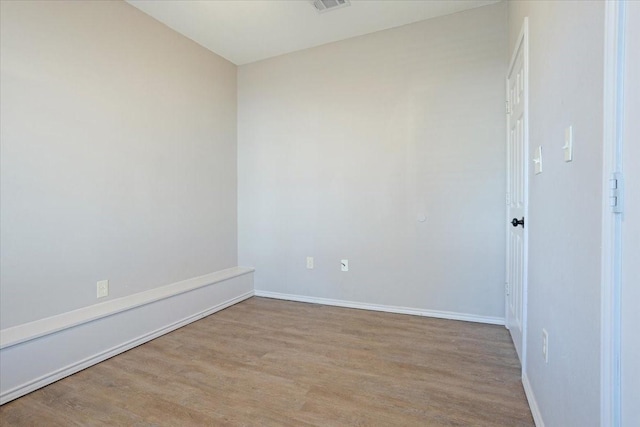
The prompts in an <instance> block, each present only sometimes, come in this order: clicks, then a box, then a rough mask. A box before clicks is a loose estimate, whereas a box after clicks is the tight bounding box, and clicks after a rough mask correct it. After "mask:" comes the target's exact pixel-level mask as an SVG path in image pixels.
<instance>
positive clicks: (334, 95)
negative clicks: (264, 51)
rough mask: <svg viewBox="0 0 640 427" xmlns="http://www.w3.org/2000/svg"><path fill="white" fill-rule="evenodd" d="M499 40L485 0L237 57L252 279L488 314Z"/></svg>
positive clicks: (502, 45) (497, 245) (244, 233)
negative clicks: (247, 58)
mask: <svg viewBox="0 0 640 427" xmlns="http://www.w3.org/2000/svg"><path fill="white" fill-rule="evenodd" d="M505 56H506V6H505V5H504V4H495V5H491V6H487V7H482V8H478V9H474V10H471V11H466V12H462V13H458V14H454V15H449V16H445V17H441V18H436V19H432V20H428V21H423V22H420V23H416V24H411V25H407V26H404V27H400V28H396V29H392V30H387V31H382V32H378V33H374V34H370V35H366V36H362V37H358V38H354V39H349V40H346V41H341V42H337V43H333V44H329V45H324V46H321V47H317V48H313V49H309V50H305V51H300V52H296V53H292V54H288V55H284V56H280V57H276V58H273V59H269V60H265V61H261V62H257V63H253V64H249V65H244V66H241V67H239V73H238V82H239V83H238V84H239V94H238V102H239V106H238V144H239V147H238V156H239V259H240V262H241V263H242V264H245V265H251V266H254V267H256V276H255V286H256V289H257V290H262V291H270V292H276V293H283V294H294V295H302V296H308V297H321V298H331V299H336V300H343V301H344V300H346V301H356V302H364V303H369V304H382V305H387V306H402V307H411V308H419V309H425V310H438V311H449V312H456V313H466V314H473V315H477V316H486V317H490V318H492V319H501V318H503V316H504V297H503V289H504V255H505V254H504V227H505V224H504V191H505V186H504V181H505V154H504V145H505V143H504V133H505V119H504V72H505V67H506V60H505ZM421 216H424V217H426V221H424V222H419V221H418V218H419V217H421ZM306 256H313V257H315V269H313V270H307V269H306V268H305V257H306ZM342 258H347V259H349V262H350V271H349V272H347V273H343V272H341V271H340V260H341V259H342Z"/></svg>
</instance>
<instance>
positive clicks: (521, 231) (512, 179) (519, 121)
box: [506, 21, 528, 366]
mask: <svg viewBox="0 0 640 427" xmlns="http://www.w3.org/2000/svg"><path fill="white" fill-rule="evenodd" d="M526 29H527V25H526V21H525V25H524V26H523V31H522V33H521V37H520V38H519V43H518V45H517V46H516V50H515V52H514V56H513V59H512V61H511V66H510V68H509V74H508V76H507V103H508V104H507V127H508V133H507V221H508V225H507V272H506V281H507V286H506V326H507V328H508V329H509V331H510V332H511V337H512V339H513V343H514V346H515V348H516V351H517V353H518V357H519V358H520V362H521V363H522V364H523V366H524V346H525V340H524V337H525V314H526V313H525V301H526V274H527V272H526V270H527V269H526V266H527V263H526V255H527V253H526V252H527V250H526V241H527V236H526V229H525V227H526V226H527V223H526V218H525V217H526V206H527V152H528V147H527V145H528V144H527V129H528V126H527V101H528V94H527V59H526V54H527V49H526V42H527V37H526ZM513 220H516V221H523V223H522V224H519V223H517V222H516V223H515V225H514V224H512V223H511V221H513Z"/></svg>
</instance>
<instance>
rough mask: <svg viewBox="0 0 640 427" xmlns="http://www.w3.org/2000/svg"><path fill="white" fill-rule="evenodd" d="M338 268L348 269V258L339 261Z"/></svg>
mask: <svg viewBox="0 0 640 427" xmlns="http://www.w3.org/2000/svg"><path fill="white" fill-rule="evenodd" d="M340 269H341V270H342V271H349V260H348V259H343V260H342V261H340Z"/></svg>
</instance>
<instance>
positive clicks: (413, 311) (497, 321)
mask: <svg viewBox="0 0 640 427" xmlns="http://www.w3.org/2000/svg"><path fill="white" fill-rule="evenodd" d="M255 296H257V297H265V298H274V299H281V300H287V301H297V302H307V303H312V304H324V305H332V306H336V307H346V308H356V309H359V310H371V311H384V312H387V313H397V314H410V315H413V316H424V317H437V318H440V319H449V320H463V321H466V322H476V323H487V324H490V325H504V318H502V317H490V316H478V315H476V314H466V313H456V312H452V311H439V310H425V309H420V308H410V307H399V306H394V305H381V304H369V303H363V302H356V301H345V300H337V299H330V298H319V297H311V296H304V295H294V294H283V293H279V292H269V291H261V290H257V289H256V290H255Z"/></svg>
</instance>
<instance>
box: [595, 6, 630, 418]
mask: <svg viewBox="0 0 640 427" xmlns="http://www.w3.org/2000/svg"><path fill="white" fill-rule="evenodd" d="M625 17H626V5H625V2H624V1H617V0H614V1H607V2H606V3H605V27H604V31H605V34H604V39H605V40H604V99H603V101H604V105H603V114H604V117H603V177H602V178H603V187H602V188H603V190H602V193H603V194H602V251H601V265H602V266H601V321H600V325H601V327H600V334H601V337H600V338H601V342H600V352H601V357H600V384H601V385H600V425H602V426H612V427H618V426H620V423H621V419H620V417H621V390H622V389H621V376H620V375H621V374H620V367H621V366H620V351H621V346H620V337H621V332H620V320H621V319H620V314H621V311H620V295H621V274H622V264H621V262H622V251H621V249H622V247H621V245H622V233H621V230H622V228H621V227H622V215H620V214H616V213H613V211H612V208H611V205H610V195H611V194H610V191H611V189H610V188H611V187H610V185H611V183H610V179H611V177H612V176H613V174H614V173H619V172H621V171H622V138H623V132H624V127H623V117H624V66H625V61H624V57H625V40H624V38H625V31H626V19H625Z"/></svg>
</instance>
